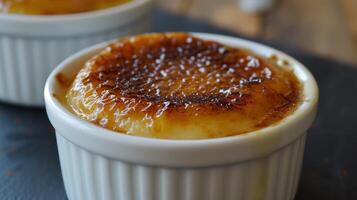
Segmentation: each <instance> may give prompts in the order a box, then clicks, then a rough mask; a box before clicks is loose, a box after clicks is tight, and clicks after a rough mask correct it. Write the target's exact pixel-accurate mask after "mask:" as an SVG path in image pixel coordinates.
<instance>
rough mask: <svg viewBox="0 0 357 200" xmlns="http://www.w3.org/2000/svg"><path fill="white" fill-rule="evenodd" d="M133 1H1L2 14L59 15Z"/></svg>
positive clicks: (0, 10)
mask: <svg viewBox="0 0 357 200" xmlns="http://www.w3.org/2000/svg"><path fill="white" fill-rule="evenodd" d="M130 1H131V0H105V1H103V0H0V13H1V12H3V13H16V14H28V15H58V14H71V13H81V12H88V11H94V10H100V9H105V8H109V7H113V6H117V5H120V4H124V3H127V2H130Z"/></svg>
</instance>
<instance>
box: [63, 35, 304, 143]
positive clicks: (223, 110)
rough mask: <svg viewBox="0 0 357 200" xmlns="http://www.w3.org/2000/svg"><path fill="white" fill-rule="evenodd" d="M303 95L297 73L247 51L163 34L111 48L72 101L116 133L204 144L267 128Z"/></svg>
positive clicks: (92, 63) (83, 77)
mask: <svg viewBox="0 0 357 200" xmlns="http://www.w3.org/2000/svg"><path fill="white" fill-rule="evenodd" d="M299 91H300V88H299V84H298V81H297V79H296V77H295V76H294V75H293V73H292V72H289V71H287V70H283V69H281V68H279V67H278V66H276V65H275V64H274V63H273V62H271V61H269V60H268V59H263V58H261V57H258V56H256V55H254V54H252V53H250V52H248V51H246V50H242V49H237V48H231V47H227V46H225V45H222V44H219V43H217V42H214V41H207V40H203V39H199V38H196V37H194V36H192V35H189V34H186V33H157V34H145V35H140V36H136V37H131V38H126V39H123V40H121V41H118V42H116V43H114V44H112V45H110V46H109V47H107V48H106V49H105V50H104V51H103V52H101V53H100V54H99V55H97V56H96V57H94V58H93V59H91V60H89V61H88V62H87V63H86V64H85V66H84V68H83V69H82V70H81V71H80V72H79V74H78V75H77V77H76V78H75V80H74V82H73V84H72V86H71V87H70V89H69V90H68V92H67V96H66V98H67V103H68V105H69V106H70V107H71V109H72V110H73V112H74V113H76V114H77V115H79V116H81V117H82V118H84V119H86V120H88V121H91V122H93V123H96V124H98V125H100V126H103V127H105V128H108V129H112V130H114V131H118V132H121V133H126V134H131V135H139V136H145V137H156V138H170V139H201V138H214V137H225V136H230V135H237V134H242V133H246V132H249V131H253V130H256V129H259V128H262V127H266V126H269V125H271V124H273V123H275V122H277V121H279V120H280V119H282V118H283V117H285V116H286V115H287V114H288V113H290V112H291V111H292V110H294V108H295V107H296V105H297V104H298V101H299V96H300V95H299Z"/></svg>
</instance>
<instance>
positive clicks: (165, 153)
mask: <svg viewBox="0 0 357 200" xmlns="http://www.w3.org/2000/svg"><path fill="white" fill-rule="evenodd" d="M195 35H196V36H198V37H201V38H206V39H212V40H215V41H218V42H221V43H224V44H228V45H230V46H236V47H241V48H247V49H251V50H253V51H254V52H256V53H258V54H260V55H263V56H269V55H272V54H275V55H277V57H278V58H279V60H287V61H288V62H289V63H290V68H292V70H293V71H294V73H295V74H296V75H297V77H298V78H299V80H300V81H301V83H302V85H303V89H302V90H303V101H302V103H301V105H300V106H299V107H298V109H297V110H296V111H295V112H294V113H293V114H291V115H289V116H288V117H286V118H285V119H283V120H282V121H281V122H279V123H277V124H275V125H273V126H270V127H267V128H263V129H260V130H258V131H254V132H250V133H247V134H243V135H237V136H232V137H225V138H217V139H203V140H183V141H181V140H180V141H179V140H163V139H153V138H142V137H135V136H130V135H125V134H118V133H114V132H112V131H110V130H107V129H104V128H101V127H99V126H96V125H94V124H92V123H89V122H87V121H84V120H82V119H80V118H79V117H77V116H75V115H73V114H72V113H71V112H69V111H68V110H67V109H66V108H65V107H64V106H63V105H62V104H61V103H60V102H59V101H58V100H57V99H56V98H55V97H54V96H53V94H56V93H58V92H60V90H61V87H60V86H59V83H57V81H56V79H55V76H56V75H57V74H59V73H61V74H64V75H65V76H68V77H73V75H75V74H76V73H77V72H78V70H79V68H80V67H81V66H82V64H83V63H84V62H85V61H86V60H88V59H89V58H90V57H92V56H93V55H95V54H96V53H98V52H99V51H101V50H102V49H103V47H104V46H106V44H100V45H97V46H94V47H91V48H88V49H86V50H84V51H81V52H79V53H77V54H75V55H74V56H72V57H70V58H68V59H67V60H65V61H64V62H62V63H61V64H60V65H59V66H58V67H57V68H56V69H55V70H54V71H53V72H52V73H51V75H50V76H49V78H48V80H47V83H46V87H45V102H46V109H47V113H48V117H49V119H50V121H51V123H52V124H53V126H54V127H55V129H56V137H57V145H58V151H59V157H60V163H61V169H62V175H63V180H64V184H65V188H66V192H67V195H68V197H69V199H71V200H74V199H77V200H78V199H105V200H111V199H120V200H168V199H170V200H263V199H264V200H292V199H293V198H294V195H295V192H296V189H297V185H298V181H299V174H300V170H301V164H302V159H303V154H304V146H305V139H306V130H307V129H308V128H309V126H310V125H311V123H312V121H313V120H314V118H315V114H316V106H317V101H318V88H317V85H316V82H315V80H314V78H313V76H312V75H311V73H310V72H309V71H308V70H307V69H306V68H305V67H304V66H303V65H302V64H301V63H299V62H298V61H296V60H295V59H293V58H292V57H290V56H288V55H286V54H284V53H282V52H280V51H277V50H275V49H272V48H270V47H266V46H264V45H261V44H257V43H254V42H250V41H246V40H242V39H238V38H233V37H226V36H220V35H212V34H202V33H195Z"/></svg>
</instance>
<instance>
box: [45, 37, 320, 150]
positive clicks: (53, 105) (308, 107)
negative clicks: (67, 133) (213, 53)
mask: <svg viewBox="0 0 357 200" xmlns="http://www.w3.org/2000/svg"><path fill="white" fill-rule="evenodd" d="M192 34H194V35H196V36H198V37H203V38H205V37H209V38H210V39H212V40H215V39H214V38H216V39H217V38H223V39H227V40H235V41H236V42H239V43H242V42H243V43H247V44H249V45H250V46H251V50H253V51H254V49H255V48H257V46H259V47H260V48H264V49H266V50H267V51H270V52H274V53H276V54H278V56H283V57H284V58H286V59H288V60H289V61H291V62H292V63H294V69H299V70H301V73H303V74H304V75H305V76H306V78H307V79H306V80H307V82H304V83H303V84H304V89H303V93H304V95H306V94H307V95H308V96H304V101H303V102H302V103H301V104H300V105H299V106H298V108H297V109H296V110H295V111H294V112H293V113H291V114H289V115H288V116H286V117H285V118H284V119H282V120H280V121H279V122H277V123H275V124H272V125H270V126H268V127H265V128H262V129H259V130H256V131H252V132H248V133H244V134H240V135H235V136H229V137H220V138H209V139H198V140H172V139H158V138H146V137H138V136H131V135H126V134H120V133H117V132H115V131H112V130H109V129H105V128H103V127H100V126H97V125H95V124H93V123H90V122H88V121H85V120H83V119H81V118H79V117H78V116H76V115H75V114H73V113H71V112H70V111H69V110H68V109H67V108H65V107H64V106H63V105H61V103H60V102H59V101H58V100H56V99H55V98H54V97H53V96H52V92H53V86H54V83H55V76H56V75H57V74H58V73H59V72H61V70H63V69H64V68H66V66H69V64H70V62H71V61H73V60H76V59H79V58H81V57H82V56H84V55H86V54H90V53H91V52H93V51H95V50H98V49H103V48H104V47H105V46H106V45H107V44H108V43H107V42H106V43H101V44H97V45H95V46H92V47H89V48H86V49H84V50H82V51H80V52H78V53H76V54H74V55H72V56H71V57H69V58H67V59H66V60H65V61H63V62H62V63H61V64H60V65H58V66H57V67H56V68H55V70H54V71H52V73H51V74H50V76H49V78H48V79H47V82H46V86H45V92H44V93H45V94H44V95H45V102H46V109H54V111H55V112H56V113H57V114H56V115H57V117H61V118H62V119H63V120H68V122H69V121H70V120H76V123H77V122H78V123H77V125H78V126H76V128H77V129H78V128H80V129H81V130H82V131H85V132H89V134H93V135H94V137H96V138H98V139H100V140H104V141H111V142H115V143H118V144H120V143H121V144H123V143H127V144H128V145H135V146H141V147H143V148H155V149H165V150H167V149H171V150H173V151H174V150H177V149H189V148H191V149H192V148H193V149H196V148H209V147H213V146H214V147H216V148H219V147H220V146H222V145H223V146H224V145H231V146H232V145H237V144H240V143H244V142H251V141H252V140H262V139H267V138H268V139H269V137H270V136H271V135H272V133H281V132H284V130H285V132H286V130H287V128H289V127H291V124H294V123H297V122H298V121H301V120H304V118H306V116H310V115H313V114H314V110H315V109H316V107H317V102H318V87H317V83H316V81H315V79H314V77H313V76H312V74H311V72H310V71H309V70H308V69H307V68H306V67H305V66H304V65H303V64H301V63H300V62H299V61H297V60H296V59H294V58H293V57H291V56H289V55H287V54H285V53H283V52H281V51H279V50H276V49H274V48H271V47H269V46H266V45H262V44H259V43H256V42H253V41H249V40H245V39H241V38H237V37H230V36H224V35H219V34H209V33H192ZM236 47H238V48H239V46H236ZM297 76H298V75H297ZM298 78H299V79H300V78H301V77H298ZM300 81H302V80H300ZM307 87H308V88H307ZM306 90H310V91H308V92H307V91H306ZM306 99H308V101H305V100H306ZM50 120H51V119H50ZM306 129H307V128H306ZM305 131H306V130H301V134H303V133H304V132H305ZM299 134H300V133H299ZM286 144H287V143H286ZM286 144H284V145H286Z"/></svg>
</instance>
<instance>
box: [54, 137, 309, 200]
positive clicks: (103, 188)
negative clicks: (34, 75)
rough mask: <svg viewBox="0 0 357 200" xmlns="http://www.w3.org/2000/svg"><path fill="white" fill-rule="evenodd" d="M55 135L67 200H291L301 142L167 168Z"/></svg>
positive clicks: (299, 139)
mask: <svg viewBox="0 0 357 200" xmlns="http://www.w3.org/2000/svg"><path fill="white" fill-rule="evenodd" d="M56 136H57V146H58V151H59V155H60V163H61V169H62V176H63V179H64V184H65V189H66V193H67V195H68V198H69V199H70V200H75V199H78V200H80V199H86V200H96V199H105V200H167V199H170V200H262V199H264V200H293V199H294V196H295V193H296V189H297V184H298V181H299V174H300V169H301V164H302V158H303V154H304V147H305V139H306V134H304V135H303V136H301V137H300V138H298V139H296V140H295V141H293V142H292V143H290V144H288V145H286V146H285V147H283V148H281V149H280V150H278V151H275V152H273V153H271V154H269V155H267V156H265V157H262V158H258V159H254V160H249V161H244V162H238V163H232V164H229V165H222V166H206V167H204V168H173V167H163V166H148V165H141V164H135V163H128V162H125V161H120V160H113V159H111V158H108V157H105V156H102V155H98V154H95V153H92V152H90V151H87V150H85V149H83V148H81V147H79V146H77V145H75V144H73V143H72V142H70V141H68V140H67V139H66V138H64V137H63V136H62V135H61V133H57V134H56ZM198 159H199V158H198Z"/></svg>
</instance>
